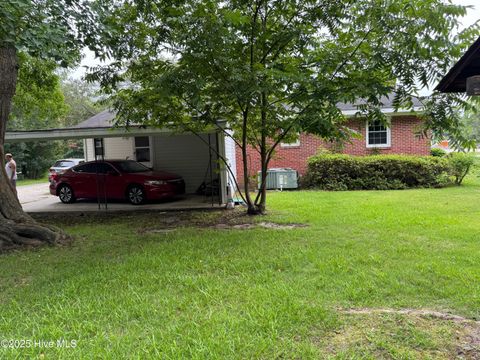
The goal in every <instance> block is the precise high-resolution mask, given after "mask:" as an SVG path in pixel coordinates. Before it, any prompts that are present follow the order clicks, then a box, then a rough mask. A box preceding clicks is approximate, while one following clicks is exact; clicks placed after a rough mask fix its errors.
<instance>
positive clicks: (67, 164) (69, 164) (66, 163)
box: [53, 160, 75, 168]
mask: <svg viewBox="0 0 480 360" xmlns="http://www.w3.org/2000/svg"><path fill="white" fill-rule="evenodd" d="M73 165H75V163H74V162H73V161H65V160H60V161H57V162H56V163H55V165H53V167H59V168H66V167H72V166H73Z"/></svg>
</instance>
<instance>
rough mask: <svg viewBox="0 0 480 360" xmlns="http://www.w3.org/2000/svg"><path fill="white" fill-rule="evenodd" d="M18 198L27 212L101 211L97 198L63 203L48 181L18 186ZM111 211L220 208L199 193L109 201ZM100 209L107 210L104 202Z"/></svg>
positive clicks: (216, 201)
mask: <svg viewBox="0 0 480 360" xmlns="http://www.w3.org/2000/svg"><path fill="white" fill-rule="evenodd" d="M17 192H18V198H19V200H20V203H21V204H22V208H23V210H24V211H25V212H32V213H33V212H95V211H99V207H98V202H97V201H96V200H79V201H77V202H75V203H73V204H63V203H62V202H60V200H59V199H58V197H56V196H53V195H50V191H49V188H48V183H46V184H35V185H25V186H18V187H17ZM107 206H108V210H109V211H132V210H188V209H211V208H212V207H216V208H218V207H219V206H220V205H219V204H218V200H217V199H215V202H214V204H213V206H212V201H211V199H210V198H207V197H205V196H199V195H186V196H184V197H181V198H179V199H174V200H169V201H163V202H155V203H147V204H145V205H137V206H134V205H131V204H129V203H127V202H123V201H111V202H110V201H109V202H108V205H107ZM100 211H105V206H104V205H103V204H102V206H101V208H100Z"/></svg>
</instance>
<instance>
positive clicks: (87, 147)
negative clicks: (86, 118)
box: [83, 139, 95, 161]
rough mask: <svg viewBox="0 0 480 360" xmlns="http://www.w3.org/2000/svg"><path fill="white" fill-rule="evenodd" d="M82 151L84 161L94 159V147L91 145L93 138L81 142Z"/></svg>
mask: <svg viewBox="0 0 480 360" xmlns="http://www.w3.org/2000/svg"><path fill="white" fill-rule="evenodd" d="M83 152H84V155H85V161H93V160H95V148H94V146H93V139H85V140H84V143H83Z"/></svg>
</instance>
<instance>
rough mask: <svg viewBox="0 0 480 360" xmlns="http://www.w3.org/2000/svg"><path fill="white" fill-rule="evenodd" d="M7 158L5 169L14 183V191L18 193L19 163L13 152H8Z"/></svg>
mask: <svg viewBox="0 0 480 360" xmlns="http://www.w3.org/2000/svg"><path fill="white" fill-rule="evenodd" d="M5 159H6V160H7V164H6V165H5V171H6V173H7V177H8V180H10V183H11V184H12V188H13V191H14V192H15V195H17V163H16V162H15V160H13V155H12V154H10V153H9V154H6V155H5Z"/></svg>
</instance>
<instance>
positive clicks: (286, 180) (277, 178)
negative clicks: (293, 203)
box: [258, 168, 298, 190]
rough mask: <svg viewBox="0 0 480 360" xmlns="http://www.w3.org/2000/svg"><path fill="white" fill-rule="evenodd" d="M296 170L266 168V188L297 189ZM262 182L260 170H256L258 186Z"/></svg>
mask: <svg viewBox="0 0 480 360" xmlns="http://www.w3.org/2000/svg"><path fill="white" fill-rule="evenodd" d="M297 179H298V175H297V170H294V169H289V168H274V169H268V170H267V184H266V188H267V189H268V190H272V189H275V190H276V189H279V190H283V189H297V188H298V181H297ZM261 184H262V172H261V171H259V172H258V188H259V189H260V186H261Z"/></svg>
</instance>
